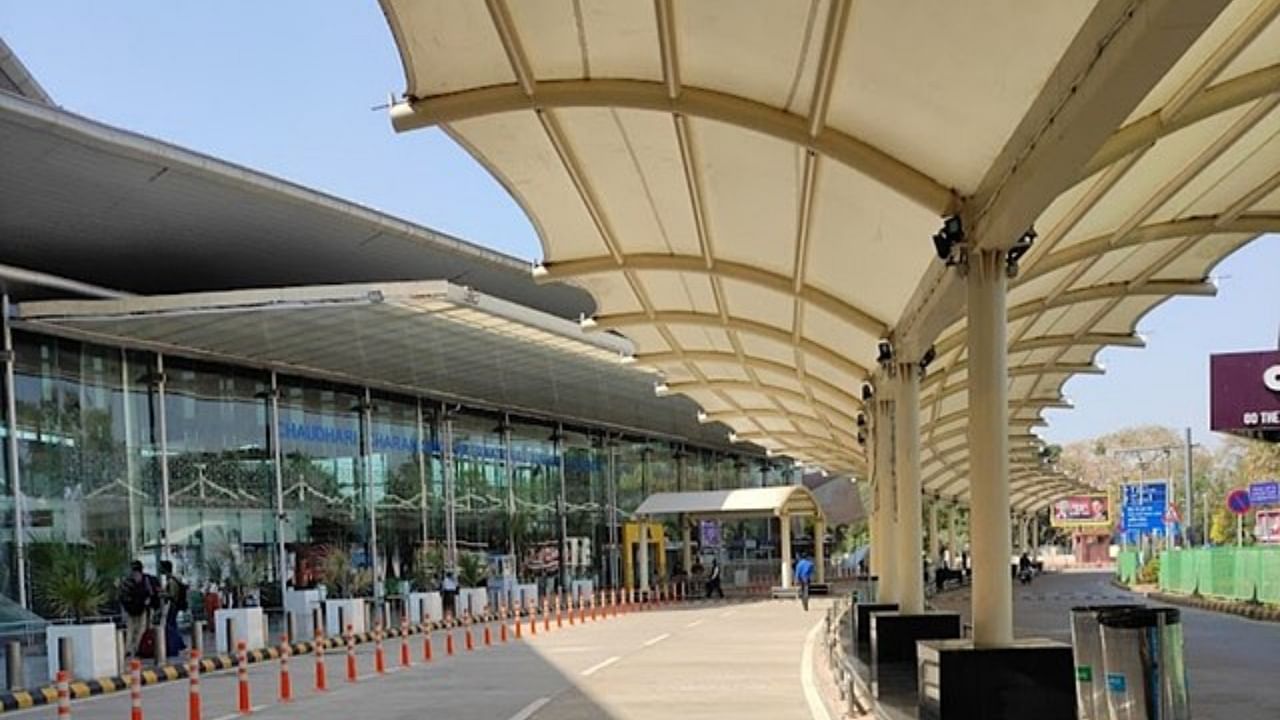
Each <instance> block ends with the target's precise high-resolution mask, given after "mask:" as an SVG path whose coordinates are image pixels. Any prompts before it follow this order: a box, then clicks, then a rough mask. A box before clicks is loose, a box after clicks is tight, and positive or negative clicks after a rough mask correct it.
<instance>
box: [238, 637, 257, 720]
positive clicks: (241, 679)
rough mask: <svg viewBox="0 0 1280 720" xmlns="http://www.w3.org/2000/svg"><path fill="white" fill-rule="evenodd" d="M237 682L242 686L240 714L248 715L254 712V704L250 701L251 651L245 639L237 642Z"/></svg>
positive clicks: (239, 695) (239, 694)
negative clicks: (247, 648)
mask: <svg viewBox="0 0 1280 720" xmlns="http://www.w3.org/2000/svg"><path fill="white" fill-rule="evenodd" d="M236 684H237V685H239V688H240V692H239V693H238V697H239V700H240V703H239V706H240V707H239V710H240V714H241V715H248V714H250V713H252V712H253V704H252V703H251V702H249V651H248V650H246V649H245V644H244V641H243V640H241V641H240V642H238V643H236Z"/></svg>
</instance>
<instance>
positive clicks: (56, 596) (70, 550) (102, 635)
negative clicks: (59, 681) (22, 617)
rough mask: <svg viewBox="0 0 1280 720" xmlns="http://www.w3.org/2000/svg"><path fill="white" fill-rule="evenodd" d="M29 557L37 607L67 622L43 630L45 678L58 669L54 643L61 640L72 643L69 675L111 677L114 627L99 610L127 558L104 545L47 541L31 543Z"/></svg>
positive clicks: (109, 598) (107, 600)
mask: <svg viewBox="0 0 1280 720" xmlns="http://www.w3.org/2000/svg"><path fill="white" fill-rule="evenodd" d="M31 558H32V569H33V573H32V585H33V588H32V589H33V591H34V594H35V598H36V601H37V603H38V607H39V609H40V610H41V611H42V612H43V613H44V614H47V615H48V616H50V617H52V618H57V619H63V620H69V621H70V622H67V623H54V624H50V625H49V626H48V627H46V628H45V643H46V649H47V652H48V662H49V675H50V677H52V676H53V675H54V674H56V672H57V671H58V669H59V665H60V660H61V658H60V655H59V643H60V641H61V640H62V639H64V638H65V639H67V640H68V641H70V643H71V653H72V655H71V667H69V668H67V669H68V670H70V672H71V674H72V675H73V676H75V677H101V676H104V675H114V674H115V673H116V632H115V630H116V627H115V623H114V622H112V621H111V620H110V618H108V617H105V616H103V615H102V614H101V613H103V611H104V610H105V609H106V608H107V607H108V606H110V605H112V604H113V601H114V598H115V594H114V590H115V587H116V583H117V582H118V580H119V578H121V577H123V575H124V569H125V568H126V567H127V566H128V557H127V556H126V555H125V554H124V552H123V551H122V550H121V549H120V548H119V547H118V546H116V545H112V544H109V543H103V544H101V545H96V546H92V547H84V546H77V545H71V544H68V543H59V542H52V543H38V544H36V545H33V546H32V548H31Z"/></svg>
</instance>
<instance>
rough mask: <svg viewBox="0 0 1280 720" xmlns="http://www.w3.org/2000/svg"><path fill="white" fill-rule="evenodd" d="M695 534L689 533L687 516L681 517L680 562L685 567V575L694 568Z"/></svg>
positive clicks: (683, 569) (683, 568)
mask: <svg viewBox="0 0 1280 720" xmlns="http://www.w3.org/2000/svg"><path fill="white" fill-rule="evenodd" d="M692 535H693V533H691V532H689V518H688V517H687V516H685V515H681V516H680V562H681V564H682V565H683V566H684V567H682V568H681V570H682V571H683V572H684V574H686V575H687V574H689V572H690V569H691V568H692V567H693V539H692V537H691V536H692Z"/></svg>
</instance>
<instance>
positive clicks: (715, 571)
mask: <svg viewBox="0 0 1280 720" xmlns="http://www.w3.org/2000/svg"><path fill="white" fill-rule="evenodd" d="M720 572H721V571H720V561H719V560H718V559H717V560H712V561H711V572H710V573H709V574H708V575H707V598H708V599H710V598H711V596H712V594H715V595H716V596H718V597H720V598H721V599H723V598H724V587H723V586H722V585H721V582H720Z"/></svg>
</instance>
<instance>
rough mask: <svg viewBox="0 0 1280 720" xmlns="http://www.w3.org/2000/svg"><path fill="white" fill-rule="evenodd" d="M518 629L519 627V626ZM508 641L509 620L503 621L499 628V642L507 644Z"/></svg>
mask: <svg viewBox="0 0 1280 720" xmlns="http://www.w3.org/2000/svg"><path fill="white" fill-rule="evenodd" d="M516 627H519V625H517V626H516ZM506 641H507V619H506V618H503V619H502V624H501V625H499V626H498V642H500V643H505V642H506Z"/></svg>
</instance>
